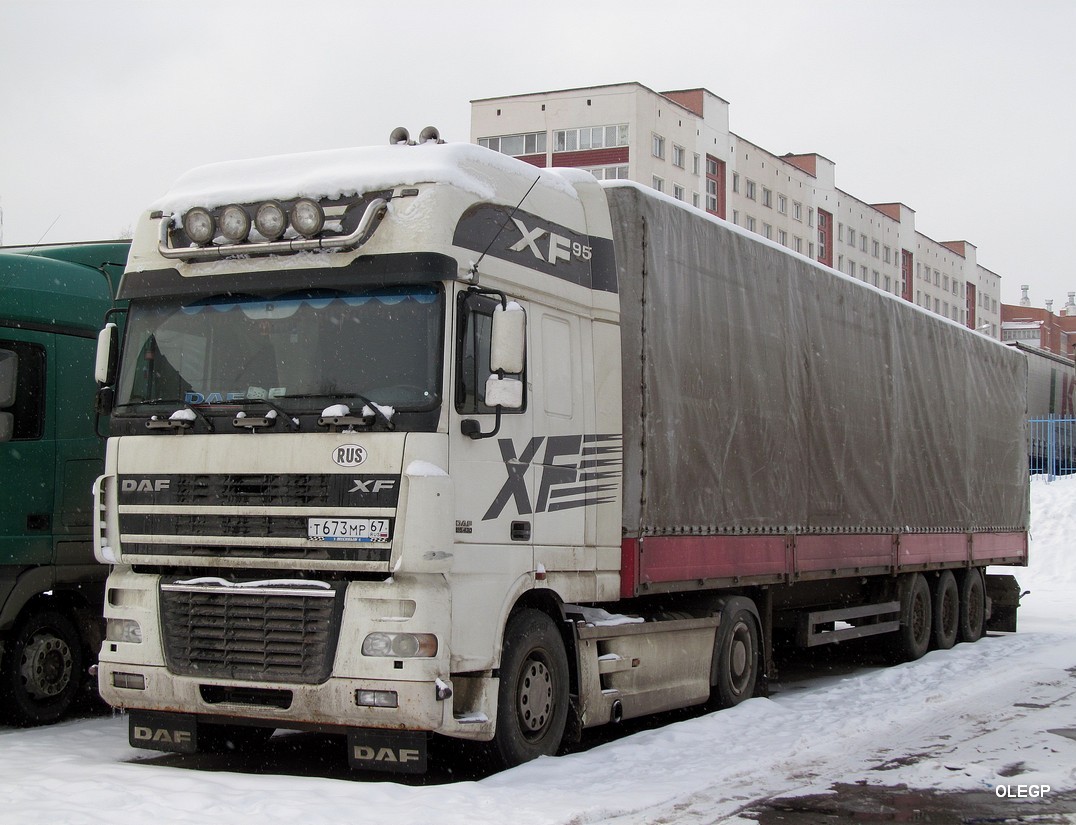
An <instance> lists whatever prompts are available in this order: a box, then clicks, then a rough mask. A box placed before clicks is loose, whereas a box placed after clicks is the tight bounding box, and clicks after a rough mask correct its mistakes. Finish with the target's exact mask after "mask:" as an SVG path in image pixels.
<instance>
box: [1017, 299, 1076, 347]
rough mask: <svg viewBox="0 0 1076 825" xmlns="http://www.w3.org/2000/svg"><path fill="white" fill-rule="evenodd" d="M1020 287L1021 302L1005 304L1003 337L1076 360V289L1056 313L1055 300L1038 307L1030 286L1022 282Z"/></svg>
mask: <svg viewBox="0 0 1076 825" xmlns="http://www.w3.org/2000/svg"><path fill="white" fill-rule="evenodd" d="M1020 290H1021V298H1020V303H1019V304H1003V305H1002V307H1001V340H1002V341H1016V342H1019V343H1021V344H1024V345H1026V346H1029V347H1037V348H1038V349H1043V350H1046V351H1047V352H1052V353H1054V355H1060V356H1063V357H1065V358H1074V359H1076V292H1070V293H1069V294H1068V300H1067V301H1066V302H1065V305H1064V306H1063V307H1062V308H1061V309H1060V310H1058V311H1057V312H1056V313H1055V312H1054V302H1053V300H1047V301H1046V305H1045V307H1034V306H1032V305H1031V298H1030V296H1029V295H1028V290H1029V287H1028V285H1027V284H1021V285H1020Z"/></svg>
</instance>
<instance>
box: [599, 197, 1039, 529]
mask: <svg viewBox="0 0 1076 825" xmlns="http://www.w3.org/2000/svg"><path fill="white" fill-rule="evenodd" d="M606 195H607V196H608V199H609V204H610V211H611V215H612V221H613V236H614V245H615V252H616V258H617V267H618V275H619V281H620V298H621V340H622V346H623V360H624V376H623V378H624V386H623V390H624V393H623V394H624V460H625V477H624V525H623V526H624V529H625V531H626V535H627V536H638V535H663V534H669V533H679V532H683V531H685V530H688V531H691V532H697V533H702V534H729V533H827V532H835V533H836V532H839V533H853V532H854V533H858V532H896V531H913V532H925V531H958V532H964V531H969V532H970V531H991V530H996V531H1021V530H1026V528H1027V523H1028V491H1027V487H1028V485H1027V455H1026V447H1025V438H1026V434H1025V431H1026V400H1025V399H1026V384H1027V364H1026V360H1025V358H1024V356H1022V355H1021V354H1019V353H1017V352H1014V351H1012V350H1011V349H1009V348H1007V347H1004V346H1002V345H1000V344H998V343H997V342H996V341H992V340H990V339H987V338H985V337H984V336H981V335H978V334H976V333H973V332H971V331H970V330H967V329H964V328H962V327H959V326H957V325H956V324H952V323H949V322H947V321H945V320H943V319H941V318H939V317H938V316H933V315H931V314H929V313H927V312H924V311H922V310H920V309H919V308H917V307H915V306H912V305H910V304H908V303H907V302H905V301H903V300H901V299H899V298H896V297H894V296H891V295H887V294H885V293H882V292H880V291H878V290H874V289H871V288H870V287H867V286H866V285H864V284H862V283H859V282H857V281H854V280H852V279H849V278H846V277H842V276H841V275H839V274H837V273H835V272H834V271H832V270H830V269H827V268H825V267H822V266H820V265H816V264H814V263H813V262H811V261H809V260H807V259H805V258H802V257H799V256H795V255H791V254H789V253H787V252H783V251H781V250H780V249H778V248H775V247H773V246H771V245H769V244H767V243H764V242H762V241H760V240H757V239H755V238H753V237H750V236H748V235H746V234H744V233H741V232H738V231H737V230H735V229H733V228H730V227H729V226H728V225H726V224H722V223H719V222H716V221H711V220H708V219H707V218H705V217H703V216H701V215H699V214H698V213H696V212H693V211H691V210H688V209H686V208H682V207H679V206H678V205H676V204H674V203H670V202H668V201H667V200H665V199H661V198H657V197H654V196H652V195H649V194H647V192H646V191H644V190H642V189H639V188H636V187H628V186H614V187H609V188H607V189H606Z"/></svg>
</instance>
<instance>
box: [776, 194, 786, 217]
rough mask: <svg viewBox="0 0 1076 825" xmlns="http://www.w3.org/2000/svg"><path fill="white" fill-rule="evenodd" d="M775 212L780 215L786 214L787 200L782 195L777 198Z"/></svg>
mask: <svg viewBox="0 0 1076 825" xmlns="http://www.w3.org/2000/svg"><path fill="white" fill-rule="evenodd" d="M777 211H778V212H780V213H781V214H782V215H787V214H788V198H786V197H785V196H784V195H778V196H777Z"/></svg>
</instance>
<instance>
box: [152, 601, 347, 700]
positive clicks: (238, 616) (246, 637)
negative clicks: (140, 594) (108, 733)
mask: <svg viewBox="0 0 1076 825" xmlns="http://www.w3.org/2000/svg"><path fill="white" fill-rule="evenodd" d="M340 587H342V586H340ZM160 600H161V624H162V629H163V632H164V648H165V658H166V660H167V664H168V669H169V671H171V672H172V673H175V674H178V675H182V676H200V677H207V678H222V679H240V680H243V681H251V682H292V683H298V684H319V683H321V682H324V681H325V680H326V679H328V678H329V674H330V672H331V671H332V664H333V657H334V656H335V653H336V642H337V638H338V636H339V632H340V616H341V613H342V611H343V598H342V593H341V592H340V590H339V589H332V590H330V589H326V590H320V589H318V588H315V587H309V586H301V587H300V586H296V587H292V586H288V585H277V586H275V587H273V586H270V587H243V586H242V585H235V586H231V585H227V584H224V583H222V584H221V585H220V586H214V585H185V584H177V583H175V582H166V583H162V585H161V593H160Z"/></svg>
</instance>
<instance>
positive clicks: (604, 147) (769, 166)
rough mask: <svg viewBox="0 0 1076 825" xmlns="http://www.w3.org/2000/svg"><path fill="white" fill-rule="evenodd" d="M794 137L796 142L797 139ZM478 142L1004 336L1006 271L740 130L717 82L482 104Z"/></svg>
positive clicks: (816, 164) (820, 166)
mask: <svg viewBox="0 0 1076 825" xmlns="http://www.w3.org/2000/svg"><path fill="white" fill-rule="evenodd" d="M793 139H794V138H793ZM471 141H472V142H474V143H479V144H481V145H483V146H487V147H489V148H491V149H495V150H497V151H500V152H504V153H505V154H509V155H513V156H515V157H518V158H520V159H522V160H524V161H527V162H528V163H532V164H534V165H535V166H541V167H546V166H574V167H581V168H584V169H587V170H589V171H591V172H592V173H594V175H595V176H596V177H598V178H600V179H628V180H633V181H636V182H638V183H641V184H645V185H647V186H651V187H653V188H654V189H656V190H658V191H660V192H664V193H666V194H668V195H670V196H671V197H674V198H677V199H679V200H682V201H684V202H685V203H689V204H691V205H692V206H693V207H695V208H698V209H702V210H705V211H706V212H709V213H711V214H713V215H716V216H718V217H720V218H723V219H725V220H729V221H732V222H733V223H735V224H737V225H738V226H741V227H744V228H745V229H747V230H749V231H751V232H757V233H758V234H760V235H762V236H763V237H766V238H768V239H770V240H772V241H774V242H776V243H779V244H781V245H782V246H786V247H788V248H789V249H791V250H793V251H794V252H797V253H799V254H801V255H806V256H808V257H810V258H812V259H814V260H817V261H819V262H820V263H822V264H825V265H827V266H830V267H833V268H834V269H837V270H839V271H840V272H842V273H844V274H846V275H848V276H849V277H852V278H857V279H859V280H861V281H864V282H866V283H869V284H872V285H873V286H875V287H877V288H878V289H883V290H885V291H886V292H889V293H892V294H894V295H899V296H901V297H903V298H904V299H906V300H908V301H913V302H914V303H916V304H918V305H919V306H921V307H923V308H925V309H927V310H929V311H931V312H934V313H937V314H938V315H943V316H945V317H946V318H949V319H951V320H953V321H955V322H957V323H960V324H964V325H966V326H968V327H971V328H972V329H978V330H979V331H981V332H983V333H985V334H989V335H991V336H993V337H995V338H997V337H999V335H1000V328H1001V314H1000V300H999V299H1000V294H1001V277H1000V276H999V275H998V274H996V273H994V272H991V271H990V270H988V269H986V268H985V267H982V266H980V265H979V264H978V261H977V259H976V247H975V246H974V245H973V244H971V243H968V242H967V241H944V242H943V241H935V240H933V239H931V238H928V237H927V236H926V235H924V234H922V233H921V232H918V231H916V229H915V211H914V210H913V209H911V208H910V207H909V206H906V205H905V204H903V203H899V202H893V203H882V204H871V203H867V202H866V201H863V200H861V199H859V198H856V197H855V196H854V195H851V194H849V193H848V192H845V191H843V190H841V189H838V188H837V186H836V164H835V163H834V162H833V161H832V160H830V159H828V158H826V157H824V156H823V155H820V154H815V153H806V154H797V153H787V154H783V155H777V154H774V153H773V152H771V151H769V150H767V149H764V148H762V147H760V146H758V145H757V144H754V143H752V142H751V141H749V140H747V139H746V138H743V137H741V136H739V135H737V134H735V133H733V132H732V131H730V129H729V102H728V101H726V100H724V99H722V98H721V97H718V96H717V95H715V94H714V93H713V92H710V91H709V90H707V89H682V90H675V91H669V92H662V93H659V92H655V91H653V90H652V89H649V88H647V87H646V86H643V85H642V84H640V83H618V84H614V85H607V86H592V87H586V88H579V89H565V90H559V91H548V92H538V93H533V94H520V95H509V96H507V97H496V98H486V99H483V100H473V101H471Z"/></svg>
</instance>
